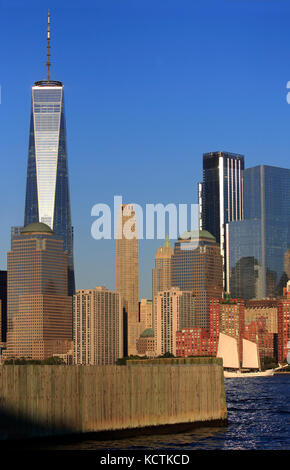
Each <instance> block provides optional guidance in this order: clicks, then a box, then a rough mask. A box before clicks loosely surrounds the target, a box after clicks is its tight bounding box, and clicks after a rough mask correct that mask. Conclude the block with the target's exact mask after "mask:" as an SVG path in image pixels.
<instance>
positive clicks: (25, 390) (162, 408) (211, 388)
mask: <svg viewBox="0 0 290 470" xmlns="http://www.w3.org/2000/svg"><path fill="white" fill-rule="evenodd" d="M226 421H227V409H226V401H225V388H224V378H223V368H222V363H221V361H220V360H219V359H215V358H197V359H195V358H192V359H189V358H188V359H162V360H159V361H158V360H156V361H149V362H147V361H145V362H144V361H138V362H136V363H134V362H133V361H128V363H127V365H125V366H44V365H19V366H15V365H6V366H5V365H4V366H1V367H0V440H5V439H23V438H28V437H29V438H35V437H44V436H57V435H73V434H82V433H98V432H103V431H117V430H125V429H139V430H142V429H146V428H152V427H153V429H154V428H155V427H156V429H157V428H158V427H160V426H161V427H162V426H166V425H167V426H168V425H177V424H182V423H184V424H185V423H192V424H194V423H199V424H201V425H203V424H204V425H206V426H207V425H209V424H211V423H215V424H216V423H220V424H225V423H226Z"/></svg>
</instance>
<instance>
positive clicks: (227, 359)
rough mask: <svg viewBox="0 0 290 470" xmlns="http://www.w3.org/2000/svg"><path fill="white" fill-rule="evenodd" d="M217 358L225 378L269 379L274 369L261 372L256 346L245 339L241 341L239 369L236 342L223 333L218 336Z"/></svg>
mask: <svg viewBox="0 0 290 470" xmlns="http://www.w3.org/2000/svg"><path fill="white" fill-rule="evenodd" d="M217 357H221V358H222V359H223V366H224V377H225V378H235V377H243V378H244V377H269V376H272V375H274V369H269V370H265V371H261V364H260V357H259V352H258V345H257V344H256V343H254V342H253V341H249V340H247V339H243V358H242V368H240V361H239V353H238V342H237V340H236V339H235V338H233V337H231V336H228V335H225V334H224V333H220V335H219V343H218V351H217Z"/></svg>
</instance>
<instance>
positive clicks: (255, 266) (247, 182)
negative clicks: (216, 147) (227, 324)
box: [228, 165, 290, 299]
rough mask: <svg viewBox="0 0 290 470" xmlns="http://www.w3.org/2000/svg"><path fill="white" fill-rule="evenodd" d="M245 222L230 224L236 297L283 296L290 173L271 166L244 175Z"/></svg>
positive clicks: (232, 287) (288, 236)
mask: <svg viewBox="0 0 290 470" xmlns="http://www.w3.org/2000/svg"><path fill="white" fill-rule="evenodd" d="M244 189H245V191H244V195H245V220H244V221H241V222H231V223H229V224H228V232H229V265H230V274H231V277H230V291H231V295H232V296H233V297H243V298H245V299H262V298H266V297H276V296H280V295H282V292H283V287H285V286H286V283H287V280H288V274H289V272H287V271H288V270H287V260H288V256H289V249H290V170H289V169H285V168H278V167H272V166H264V165H262V166H256V167H254V168H248V169H247V170H245V173H244Z"/></svg>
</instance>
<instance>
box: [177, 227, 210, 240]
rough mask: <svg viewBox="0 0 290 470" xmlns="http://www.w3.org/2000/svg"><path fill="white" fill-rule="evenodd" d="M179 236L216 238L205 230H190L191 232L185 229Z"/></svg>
mask: <svg viewBox="0 0 290 470" xmlns="http://www.w3.org/2000/svg"><path fill="white" fill-rule="evenodd" d="M180 238H181V239H183V240H188V239H190V238H206V239H208V240H214V241H215V240H216V239H215V237H214V236H213V235H212V234H211V233H209V232H208V231H207V230H192V231H191V232H190V231H187V232H184V233H183V234H182V235H180Z"/></svg>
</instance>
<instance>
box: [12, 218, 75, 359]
mask: <svg viewBox="0 0 290 470" xmlns="http://www.w3.org/2000/svg"><path fill="white" fill-rule="evenodd" d="M7 268H8V269H7V271H8V274H7V275H8V278H7V284H8V298H7V308H8V315H7V320H8V322H7V323H8V329H7V349H6V350H5V351H4V354H5V358H19V357H25V358H28V359H41V360H42V359H45V358H47V357H50V356H52V355H53V354H65V353H66V352H67V351H68V350H69V349H70V348H71V342H72V298H71V297H69V296H67V291H68V268H67V253H66V252H64V250H63V241H62V240H59V239H57V238H55V237H54V234H53V232H52V230H51V229H50V227H48V226H47V225H45V224H42V223H33V224H30V225H27V226H26V227H25V228H24V229H23V230H22V232H21V234H20V235H19V236H17V237H15V238H14V239H13V240H12V247H11V251H10V252H9V253H8V266H7Z"/></svg>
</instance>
